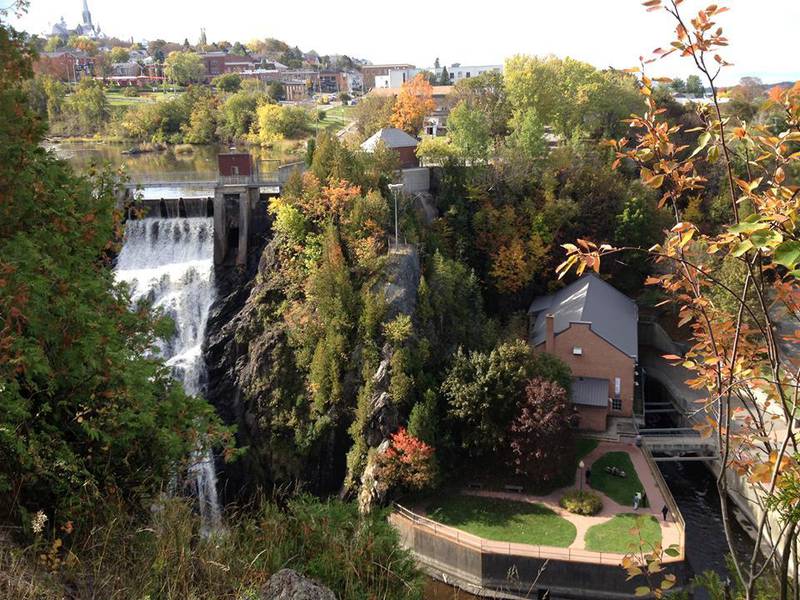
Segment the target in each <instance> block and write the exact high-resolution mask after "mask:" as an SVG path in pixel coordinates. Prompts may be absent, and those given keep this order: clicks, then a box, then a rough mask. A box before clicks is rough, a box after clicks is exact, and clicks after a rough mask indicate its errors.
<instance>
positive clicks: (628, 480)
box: [591, 452, 647, 506]
mask: <svg viewBox="0 0 800 600" xmlns="http://www.w3.org/2000/svg"><path fill="white" fill-rule="evenodd" d="M606 467H617V468H618V469H622V470H623V471H625V473H626V475H627V477H625V478H622V477H617V476H616V475H611V474H610V473H606V471H605V468H606ZM591 481H592V484H591V485H592V488H593V489H595V490H597V491H599V492H603V493H604V494H605V495H606V496H608V497H609V498H611V499H612V500H614V501H615V502H617V503H619V504H622V505H623V506H633V496H634V494H636V492H644V486H643V485H642V482H641V481H639V476H638V475H637V474H636V469H634V468H633V463H632V462H631V458H630V456H628V453H627V452H607V453H606V454H604V455H603V456H601V457H600V458H599V459H597V460H596V461H595V462H594V464H593V465H592V477H591ZM644 506H647V502H645V504H644Z"/></svg>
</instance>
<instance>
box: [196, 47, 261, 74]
mask: <svg viewBox="0 0 800 600" xmlns="http://www.w3.org/2000/svg"><path fill="white" fill-rule="evenodd" d="M199 56H200V59H201V60H202V61H203V66H205V68H206V79H208V80H209V81H210V80H211V79H214V77H218V76H219V75H223V74H225V73H241V72H243V71H250V70H253V69H255V68H256V63H255V61H254V60H253V59H252V58H250V57H249V56H239V55H238V54H228V53H227V52H224V51H216V52H203V53H201V54H200V55H199Z"/></svg>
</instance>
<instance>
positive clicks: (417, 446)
mask: <svg viewBox="0 0 800 600" xmlns="http://www.w3.org/2000/svg"><path fill="white" fill-rule="evenodd" d="M378 470H379V473H380V479H381V480H382V481H383V482H384V483H385V484H386V485H387V486H388V487H389V488H401V489H406V490H411V491H419V490H423V489H425V488H428V487H431V486H432V485H433V483H434V482H435V481H436V475H437V471H438V468H437V464H436V454H435V451H434V449H433V447H432V446H429V445H428V444H426V443H425V442H423V441H421V440H419V439H418V438H416V437H414V436H413V435H411V434H410V433H408V431H406V429H405V427H401V428H400V429H398V430H397V432H396V433H394V434H392V438H391V442H390V445H389V448H388V450H386V452H385V453H383V454H382V455H380V456H379V457H378Z"/></svg>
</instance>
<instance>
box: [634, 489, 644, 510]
mask: <svg viewBox="0 0 800 600" xmlns="http://www.w3.org/2000/svg"><path fill="white" fill-rule="evenodd" d="M641 501H642V495H641V494H640V493H639V492H636V493H635V494H634V495H633V510H639V503H640V502H641Z"/></svg>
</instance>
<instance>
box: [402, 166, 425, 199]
mask: <svg viewBox="0 0 800 600" xmlns="http://www.w3.org/2000/svg"><path fill="white" fill-rule="evenodd" d="M402 182H403V191H404V192H406V193H407V194H413V193H415V192H427V191H428V190H430V188H431V172H430V169H428V168H426V167H417V168H411V169H403V174H402Z"/></svg>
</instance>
